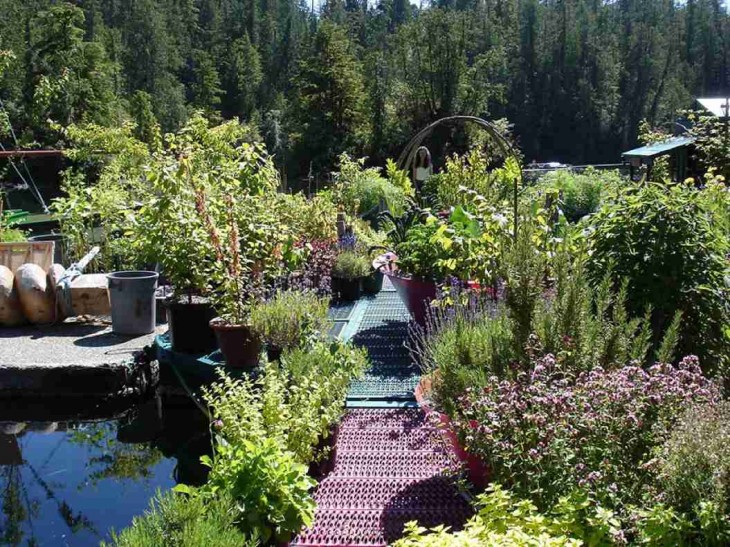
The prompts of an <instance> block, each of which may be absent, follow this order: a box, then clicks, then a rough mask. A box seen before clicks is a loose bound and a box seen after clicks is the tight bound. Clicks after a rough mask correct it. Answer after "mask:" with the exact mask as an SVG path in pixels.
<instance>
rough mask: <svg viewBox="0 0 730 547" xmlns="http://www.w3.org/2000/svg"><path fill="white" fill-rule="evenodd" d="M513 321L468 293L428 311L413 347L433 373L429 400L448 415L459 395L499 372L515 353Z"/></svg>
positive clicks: (452, 411)
mask: <svg viewBox="0 0 730 547" xmlns="http://www.w3.org/2000/svg"><path fill="white" fill-rule="evenodd" d="M513 337H514V335H513V333H512V324H511V322H510V320H509V319H508V318H507V316H506V314H504V313H501V311H500V310H499V307H498V306H496V305H495V304H494V303H493V302H490V301H485V300H477V301H475V300H474V299H471V301H470V302H468V303H461V302H458V301H457V302H456V303H454V305H453V306H451V307H446V308H444V307H439V308H436V309H434V310H433V311H432V316H431V317H430V318H429V326H428V329H427V331H426V332H423V333H421V334H420V335H418V336H416V339H415V340H414V343H413V344H412V345H413V346H414V347H413V349H414V350H416V352H417V354H418V355H419V357H420V362H421V365H422V366H423V367H424V368H425V370H426V371H427V372H430V373H431V374H432V388H433V400H434V403H435V404H436V407H437V408H439V409H440V410H441V411H443V412H444V413H446V414H447V415H449V416H453V415H454V414H455V412H456V410H457V408H458V401H459V398H460V397H461V396H462V395H463V394H464V393H466V392H467V390H469V389H478V388H479V387H481V386H484V385H487V383H489V382H491V381H493V379H494V378H503V377H504V376H505V374H506V371H507V368H508V366H509V365H510V363H511V362H512V360H513V359H514V357H515V354H514V340H513Z"/></svg>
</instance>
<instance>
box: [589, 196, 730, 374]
mask: <svg viewBox="0 0 730 547" xmlns="http://www.w3.org/2000/svg"><path fill="white" fill-rule="evenodd" d="M703 192H704V191H703V190H698V189H695V188H693V187H690V186H687V185H684V184H680V185H659V184H653V183H648V184H645V185H643V186H639V187H636V188H631V189H628V190H626V191H623V192H622V193H621V194H619V195H618V196H616V197H615V198H614V200H613V201H612V202H611V203H610V204H608V205H606V206H605V207H604V208H602V209H601V210H600V211H599V212H598V213H596V214H595V215H594V216H593V217H592V220H591V231H590V234H589V235H588V255H589V259H588V262H587V273H588V275H589V278H590V279H591V281H592V282H593V283H594V284H599V283H600V282H601V281H602V280H603V278H604V277H605V275H606V272H609V271H610V272H611V274H612V277H613V279H614V283H615V286H621V284H622V283H626V304H627V312H628V314H629V315H630V316H632V317H637V316H642V315H643V314H644V313H645V312H646V310H647V308H649V307H650V308H651V312H652V313H651V323H652V331H653V341H654V343H657V342H658V340H659V339H660V337H661V336H662V333H663V332H664V331H665V330H666V328H667V326H668V325H669V324H670V323H671V321H672V320H673V318H674V316H675V314H676V313H677V312H678V311H679V312H681V313H682V321H683V328H682V334H681V336H680V339H679V345H678V350H679V353H680V354H685V355H686V354H696V355H698V356H699V357H700V359H701V361H702V364H703V366H704V367H705V368H706V370H707V371H710V372H713V371H718V372H719V371H722V369H723V367H725V366H726V365H727V363H728V356H729V355H730V337H729V336H728V333H727V332H726V331H725V325H727V324H728V322H729V321H730V286H728V284H727V278H728V275H729V274H730V262H728V260H727V256H728V252H730V243H729V240H728V234H727V233H723V231H722V230H721V229H720V228H721V227H722V223H721V222H718V221H716V217H715V211H714V210H713V209H709V208H708V206H707V201H706V198H705V196H704V194H703ZM726 203H727V202H726Z"/></svg>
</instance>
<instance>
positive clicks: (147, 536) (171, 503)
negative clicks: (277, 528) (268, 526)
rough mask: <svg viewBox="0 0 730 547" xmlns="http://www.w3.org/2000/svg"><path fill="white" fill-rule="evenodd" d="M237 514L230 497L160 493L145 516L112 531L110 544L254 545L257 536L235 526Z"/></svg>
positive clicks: (179, 546)
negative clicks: (124, 527) (249, 535)
mask: <svg viewBox="0 0 730 547" xmlns="http://www.w3.org/2000/svg"><path fill="white" fill-rule="evenodd" d="M237 516H238V515H237V514H236V511H235V507H234V504H233V502H232V501H231V499H230V498H228V497H226V496H224V495H222V496H210V497H208V498H206V499H204V498H202V497H200V496H196V495H185V494H181V493H177V492H174V491H170V492H166V493H165V494H162V493H160V492H159V491H158V492H157V495H156V496H155V498H154V499H153V500H152V501H151V502H150V507H149V509H148V510H147V511H146V512H145V514H144V515H142V516H139V517H135V518H134V519H133V520H132V524H131V526H129V527H128V528H126V529H124V530H122V532H120V533H118V534H117V533H114V532H112V539H111V542H110V543H109V544H107V543H106V542H102V543H101V545H102V546H107V545H109V546H115V547H159V546H160V545H168V546H170V547H199V546H200V545H216V546H219V545H220V546H221V547H244V546H245V547H254V546H255V545H259V542H258V538H256V537H247V536H246V535H245V534H244V533H243V532H241V531H240V530H239V529H238V527H237V526H236V518H237Z"/></svg>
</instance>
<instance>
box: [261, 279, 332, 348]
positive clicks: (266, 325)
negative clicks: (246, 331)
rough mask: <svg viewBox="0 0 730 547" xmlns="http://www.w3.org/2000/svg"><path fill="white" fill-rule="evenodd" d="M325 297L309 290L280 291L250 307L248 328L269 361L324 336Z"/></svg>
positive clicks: (327, 299) (327, 321) (326, 307)
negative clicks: (315, 336) (308, 340)
mask: <svg viewBox="0 0 730 547" xmlns="http://www.w3.org/2000/svg"><path fill="white" fill-rule="evenodd" d="M328 309H329V298H326V297H320V296H317V294H315V293H314V292H312V291H294V290H288V291H281V292H278V293H276V294H275V295H274V297H273V298H271V299H270V300H268V301H267V302H264V303H261V304H258V305H256V306H254V308H253V310H252V311H251V326H252V327H253V330H254V332H255V333H256V334H257V335H258V336H259V337H260V338H261V340H262V342H264V343H265V344H266V351H267V354H268V357H269V360H270V361H277V360H279V358H280V357H281V354H282V352H283V351H284V350H290V349H293V348H296V347H299V345H300V344H301V343H302V341H303V340H305V339H307V337H309V336H312V335H319V333H326V332H327V330H328V327H329V319H328V318H327V310H328Z"/></svg>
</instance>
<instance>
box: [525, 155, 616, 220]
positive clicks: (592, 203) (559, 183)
mask: <svg viewBox="0 0 730 547" xmlns="http://www.w3.org/2000/svg"><path fill="white" fill-rule="evenodd" d="M625 183H626V182H625V181H624V180H623V179H622V178H621V176H620V175H619V174H618V172H617V171H603V170H601V171H599V170H596V169H594V168H592V167H589V168H588V169H586V170H585V171H583V172H580V173H576V172H573V171H567V170H558V171H551V172H549V173H547V174H546V175H544V176H543V177H541V178H540V180H538V181H537V183H536V185H535V187H534V188H533V189H532V190H531V192H530V193H531V195H532V196H534V197H533V199H539V196H540V195H541V194H542V193H544V192H545V191H546V190H548V191H549V190H557V191H558V196H559V198H558V199H559V201H560V209H561V210H562V212H563V214H564V215H565V217H566V218H567V219H568V220H569V221H570V222H578V221H579V220H580V219H581V218H583V217H584V216H586V215H589V214H591V213H595V212H596V211H597V210H598V208H599V207H600V206H601V204H602V203H603V196H605V195H606V194H607V193H610V192H612V191H615V190H616V189H617V188H619V187H620V186H621V185H622V184H625Z"/></svg>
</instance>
